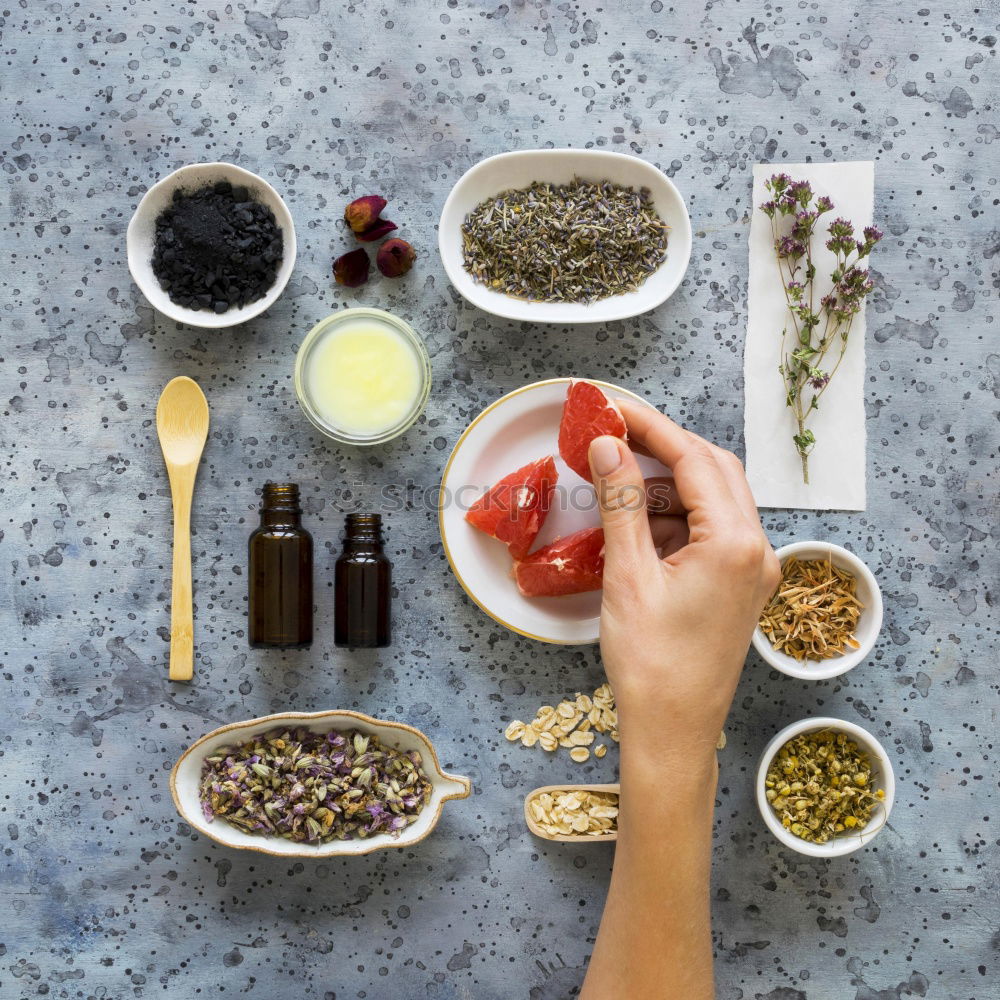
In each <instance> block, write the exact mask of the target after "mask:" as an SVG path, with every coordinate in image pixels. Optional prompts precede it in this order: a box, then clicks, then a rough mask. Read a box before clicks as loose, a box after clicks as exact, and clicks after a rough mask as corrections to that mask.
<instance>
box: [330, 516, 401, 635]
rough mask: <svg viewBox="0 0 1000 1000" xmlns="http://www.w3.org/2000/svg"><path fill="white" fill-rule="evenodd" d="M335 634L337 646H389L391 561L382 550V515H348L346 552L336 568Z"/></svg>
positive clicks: (345, 538)
mask: <svg viewBox="0 0 1000 1000" xmlns="http://www.w3.org/2000/svg"><path fill="white" fill-rule="evenodd" d="M333 585H334V603H335V609H334V636H333V641H334V643H335V645H337V646H345V647H348V648H350V649H370V648H373V647H378V646H388V645H389V642H390V639H391V629H390V605H389V601H390V587H391V585H392V564H391V563H390V562H389V558H388V556H386V554H385V553H384V552H383V551H382V517H381V515H379V514H348V515H347V521H346V524H345V535H344V551H343V553H342V554H341V556H340V558H338V559H337V564H336V566H335V568H334V581H333Z"/></svg>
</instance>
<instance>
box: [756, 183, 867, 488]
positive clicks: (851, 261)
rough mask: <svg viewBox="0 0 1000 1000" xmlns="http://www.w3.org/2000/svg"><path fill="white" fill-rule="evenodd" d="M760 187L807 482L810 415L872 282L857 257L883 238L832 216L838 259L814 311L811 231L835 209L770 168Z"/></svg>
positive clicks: (782, 364)
mask: <svg viewBox="0 0 1000 1000" xmlns="http://www.w3.org/2000/svg"><path fill="white" fill-rule="evenodd" d="M764 186H765V187H766V188H767V190H768V191H769V192H770V194H771V195H772V200H770V201H767V202H765V203H764V204H763V205H761V211H762V212H764V214H765V215H766V216H767V217H768V218H769V219H770V220H771V238H772V240H773V244H774V251H775V255H776V257H777V262H778V277H779V278H780V279H781V287H782V291H783V292H784V295H785V304H786V305H787V306H788V312H789V315H790V317H791V324H792V329H793V331H794V335H795V346H794V348H793V349H792V350H790V351H789V350H788V349H787V347H786V342H787V339H788V327H787V325H786V326H785V327H783V328H782V331H781V353H780V360H779V363H778V371H779V372H780V373H781V377H782V379H783V381H784V383H785V403H786V405H787V406H790V407H791V408H792V410H793V412H794V415H795V423H796V433H795V434H793V435H792V440H793V441H794V442H795V447H796V449H797V450H798V453H799V457H800V458H801V460H802V481H803V482H804V483H807V484H808V482H809V454H810V453H811V452H812V450H813V448H814V447H815V445H816V436H815V435H814V434H813V432H812V430H811V429H810V428H809V426H808V421H809V417H810V415H811V414H812V412H813V411H814V410H818V409H819V400H820V398H821V397H822V395H823V393H824V392H825V391H826V388H827V386H828V385H829V384H830V381H831V379H832V378H833V376H834V375H835V374H836V372H837V370H838V369H839V368H840V363H841V361H843V359H844V352H845V351H846V350H847V338H848V335H849V334H850V332H851V326H852V324H853V322H854V317H855V316H856V315H857V314H858V312H860V310H861V305H862V303H863V302H864V300H865V297H866V296H867V295H868V293H869V292H870V291H871V290H872V288H873V287H874V284H873V282H872V280H871V279H870V278H869V276H868V271H867V270H866V269H863V268H861V267H860V266H859V264H860V263H861V261H862V260H864V259H865V258H866V257H868V255H869V254H870V253H871V251H872V249H873V248H874V246H875V244H877V243H878V241H879V240H880V239H882V233H881V232H880V231H879V230H878V229H877V228H876V227H875V226H866V227H865V229H864V231H863V235H864V240H863V241H862V240H855V238H854V226H853V224H852V223H850V222H848V221H847V220H846V219H839V218H838V219H835V220H834V221H833V222H832V223H830V225H829V227H828V228H827V232H828V233H829V236H830V238H829V239H828V240H827V241H826V247H827V249H828V250H830V251H832V252H833V253H834V254H835V255H836V260H837V262H836V265H835V266H834V268H833V271H832V272H831V280H832V282H833V288H832V289H831V291H830V292H829V293H828V294H826V295H824V296H823V297H822V298H821V299H820V303H819V310H817V309H815V307H814V298H813V296H814V289H815V285H814V279H815V277H816V266H815V264H814V263H813V255H812V238H813V234H814V232H815V230H816V225H817V222H818V221H819V218H820V216H822V215H825V214H827V213H828V212H832V211H833V202H831V201H830V199H829V198H827V197H825V196H824V197H820V198H818V199H817V200H816V205H815V207H812V201H813V191H812V188H811V187H810V185H809V183H808V181H793V180H792V179H791V178H790V177H789V176H788V175H787V174H775V175H774V176H773V177H771V179H770V180H768V181H765V183H764ZM788 217H791V226H790V227H789V226H786V225H784V222H785V220H786V219H787V218H788ZM821 324H822V330H820V326H821ZM838 342H839V344H840V352H839V354H838V355H837V360H836V362H835V363H834V365H833V367H832V368H831V369H829V370H828V371H824V370H823V368H822V365H823V362H824V361H825V359H826V356H827V353H828V352H829V350H830V348H831V346H832V345H833V344H835V343H838Z"/></svg>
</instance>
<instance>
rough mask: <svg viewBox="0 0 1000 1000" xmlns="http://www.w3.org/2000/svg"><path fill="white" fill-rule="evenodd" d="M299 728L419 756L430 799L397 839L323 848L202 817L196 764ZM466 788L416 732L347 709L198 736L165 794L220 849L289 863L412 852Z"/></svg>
mask: <svg viewBox="0 0 1000 1000" xmlns="http://www.w3.org/2000/svg"><path fill="white" fill-rule="evenodd" d="M288 728H304V729H309V730H312V731H314V732H320V733H326V732H329V731H330V730H332V729H336V730H341V731H346V730H351V729H356V730H358V731H359V732H360V733H362V734H364V735H366V736H373V737H375V738H376V739H378V741H379V742H380V743H382V744H383V745H384V746H387V747H393V748H394V749H396V750H401V751H403V752H404V753H405V752H406V751H409V750H416V751H419V753H420V757H421V766H422V768H423V771H424V774H425V775H426V776H427V780H428V781H429V782H430V783H431V794H430V797H429V798H428V800H427V802H426V803H425V804H424V807H423V809H422V810H421V811H420V813H419V815H418V816H417V819H416V821H415V822H414V823H411V824H410V825H409V826H407V827H406V828H404V829H403V830H402V831H401V832H400V834H399V836H396V837H394V836H392V835H391V834H389V833H376V834H373V835H372V836H370V837H363V838H362V837H359V838H357V839H354V840H331V841H327V842H326V843H320V844H309V843H299V842H296V841H293V840H286V839H284V838H283V837H277V836H267V835H260V834H252V833H247V832H246V831H244V830H240V829H238V828H237V827H235V826H233V825H232V824H230V823H227V822H226V820H225V818H224V817H218V818H216V819H213V820H211V821H209V820H208V819H206V817H205V815H204V813H203V812H202V805H201V795H200V791H201V778H202V765H203V763H204V761H205V758H206V757H209V756H211V755H212V754H213V753H215V752H216V751H217V750H218V749H219V748H220V747H223V746H233V745H235V744H239V743H246V742H247V741H249V740H252V739H253V738H254V737H255V736H259V735H260V734H261V733H266V732H270V731H271V730H274V729H288ZM471 789H472V783H471V782H470V781H469V779H468V778H463V777H461V776H460V775H457V774H448V773H447V772H445V771H443V770H442V769H441V764H440V763H439V762H438V756H437V753H436V752H435V750H434V744H433V743H431V741H430V739H428V737H427V736H425V735H424V734H423V733H422V732H420V730H419V729H414V728H413V726H407V725H404V724H403V723H402V722H386V721H383V720H380V719H373V718H372V717H371V716H370V715H363V714H362V713H361V712H351V711H347V710H334V711H329V712H282V713H281V714H279V715H265V716H263V717H262V718H259V719H248V720H247V721H246V722H234V723H233V724H232V725H229V726H222V727H221V728H219V729H215V730H213V731H212V732H210V733H207V734H206V735H204V736H202V738H201V739H200V740H198V741H197V742H195V743H193V744H192V745H191V746H190V747H189V748H188V749H187V750H185V751H184V753H183V754H182V755H181V757H180V760H178V761H177V763H176V764H175V765H174V769H173V770H172V771H171V772H170V794H171V795H172V796H173V798H174V805H175V806H176V807H177V811H178V812H179V813H180V814H181V816H182V817H183V818H184V819H185V820H186V821H187V822H188V823H189V824H190V825H191V826H192V827H194V829H195V830H197V831H198V833H201V834H203V835H204V836H206V837H208V838H210V839H211V840H214V841H215V842H216V843H218V844H222V846H223V847H232V848H235V849H236V850H240V851H259V852H260V853H261V854H273V855H275V856H277V857H290V858H330V857H352V856H357V855H361V854H370V853H371V852H372V851H377V850H380V849H382V848H386V847H412V846H413V845H414V844H417V843H419V842H420V841H421V840H423V839H424V837H426V836H427V835H428V834H429V833H430V832H431V831H432V830H433V829H434V827H435V826H437V822H438V820H439V819H440V818H441V810H442V808H443V806H444V804H445V802H447V801H449V800H450V799H464V798H467V797H468V795H469V793H470V791H471Z"/></svg>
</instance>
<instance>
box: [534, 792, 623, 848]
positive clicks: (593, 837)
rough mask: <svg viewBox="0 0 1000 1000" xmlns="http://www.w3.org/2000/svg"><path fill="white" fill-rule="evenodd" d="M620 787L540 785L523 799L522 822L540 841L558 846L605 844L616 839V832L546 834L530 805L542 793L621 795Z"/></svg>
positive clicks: (615, 830)
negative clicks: (558, 844) (605, 793)
mask: <svg viewBox="0 0 1000 1000" xmlns="http://www.w3.org/2000/svg"><path fill="white" fill-rule="evenodd" d="M621 787H622V786H621V785H618V784H615V785H542V786H541V788H535V789H533V790H532V791H530V792H528V794H527V795H526V796H525V797H524V821H525V823H527V824H528V829H529V830H530V831H531V832H532V833H533V834H534V835H535V836H536V837H540V838H541V839H542V840H555V841H558V842H559V843H560V844H606V843H608V841H611V840H617V839H618V830H617V828H616V829H614V830H609V831H608V832H607V833H601V834H589V833H560V834H554V833H546V832H545V831H544V830H543V829H542V828H541V827H540V826H539V825H538V821H537V820H536V819H535V816H534V814H533V812H532V810H531V803H532V802H533V801H534V800H535V799H536V798H538V796H539V795H541V794H542V793H543V792H549V793H550V794H551V793H552V792H609V793H610V794H612V795H619V794H620V793H621Z"/></svg>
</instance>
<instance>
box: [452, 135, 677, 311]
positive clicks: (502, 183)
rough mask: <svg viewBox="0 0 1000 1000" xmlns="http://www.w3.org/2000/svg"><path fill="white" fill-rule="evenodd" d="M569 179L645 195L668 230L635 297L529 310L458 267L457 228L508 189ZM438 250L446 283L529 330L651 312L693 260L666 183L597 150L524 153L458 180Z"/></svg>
mask: <svg viewBox="0 0 1000 1000" xmlns="http://www.w3.org/2000/svg"><path fill="white" fill-rule="evenodd" d="M574 177H580V178H582V179H583V180H586V181H604V180H607V181H612V182H613V183H615V184H622V185H625V186H626V187H633V188H643V187H646V188H649V190H650V194H651V196H652V199H653V204H654V206H655V207H656V210H657V212H658V213H659V214H660V217H661V218H662V219H663V221H664V222H666V223H667V225H668V226H669V227H670V234H669V238H668V242H667V259H666V260H665V261H664V262H663V263H662V264H661V265H660V266H659V267H658V268H657V269H656V270H655V271H654V272H653V273H652V274H651V275H650V276H649V277H648V278H647V279H646V280H645V281H644V282H643V283H642V285H640V286H639V288H637V289H636V290H635V291H634V292H628V293H626V294H625V295H615V296H612V297H611V298H607V299H598V300H596V301H594V302H588V303H580V302H533V301H530V300H527V299H518V298H515V297H514V296H512V295H505V294H503V293H502V292H497V291H494V290H493V289H491V288H487V287H486V286H485V285H482V284H480V283H479V282H478V281H475V280H474V279H473V277H472V275H470V274H469V273H468V271H466V270H465V268H464V267H463V264H462V262H463V257H464V255H463V252H462V223H463V222H464V221H465V217H466V216H467V215H468V214H469V212H471V211H472V210H473V209H474V208H475V207H476V206H477V205H478V204H480V202H482V201H485V200H486V199H487V198H492V197H493V196H494V195H498V194H500V192H502V191H506V190H508V189H509V188H523V187H528V185H530V184H531V183H532V182H533V181H549V182H551V183H553V184H567V183H569V182H570V181H572V180H573V178H574ZM438 247H439V249H440V251H441V261H442V263H443V264H444V269H445V271H446V272H447V274H448V278H449V280H450V281H451V283H452V284H453V285H454V286H455V287H456V288H457V289H458V291H459V292H461V293H462V295H463V296H464V297H465V298H466V299H468V300H469V302H471V303H472V304H473V305H474V306H478V307H479V308H480V309H485V310H486V312H489V313H493V314H494V315H495V316H504V317H506V318H507V319H517V320H525V321H527V322H529V323H567V324H568V323H608V322H611V321H612V320H616V319H625V318H627V317H629V316H638V315H639V314H640V313H644V312H648V311H649V310H650V309H655V308H656V307H657V306H658V305H660V304H661V303H663V302H665V301H666V300H667V299H668V298H670V296H671V295H673V293H674V292H675V291H676V289H677V286H678V285H680V283H681V279H682V278H683V277H684V272H685V271H686V270H687V266H688V260H689V259H690V257H691V220H690V219H689V218H688V213H687V208H686V207H685V205H684V199H683V198H682V197H681V194H680V192H679V191H678V190H677V188H676V187H674V185H673V183H672V182H671V180H670V179H669V178H668V177H667V176H666V174H664V173H663V172H662V171H661V170H657V168H656V167H654V166H653V165H652V164H651V163H647V162H646V161H645V160H640V159H638V157H635V156H626V155H625V154H624V153H609V152H605V151H604V150H596V149H528V150H522V151H520V152H514V153H500V154H499V155H497V156H491V157H489V158H488V159H485V160H482V161H481V162H479V163H477V164H476V165H475V166H474V167H471V168H470V169H469V170H467V171H466V172H465V173H464V174H463V175H462V176H461V177H460V178H459V180H458V182H457V183H456V184H455V186H454V187H453V188H452V189H451V194H449V195H448V199H447V201H445V203H444V208H443V209H442V210H441V222H440V225H439V227H438Z"/></svg>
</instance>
